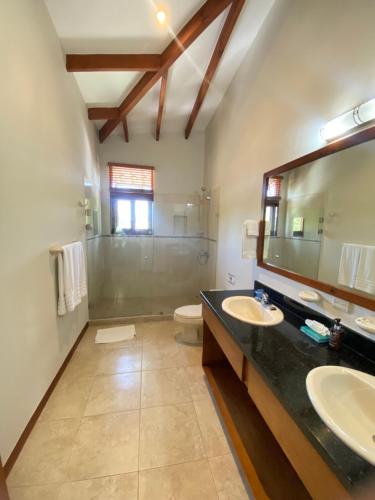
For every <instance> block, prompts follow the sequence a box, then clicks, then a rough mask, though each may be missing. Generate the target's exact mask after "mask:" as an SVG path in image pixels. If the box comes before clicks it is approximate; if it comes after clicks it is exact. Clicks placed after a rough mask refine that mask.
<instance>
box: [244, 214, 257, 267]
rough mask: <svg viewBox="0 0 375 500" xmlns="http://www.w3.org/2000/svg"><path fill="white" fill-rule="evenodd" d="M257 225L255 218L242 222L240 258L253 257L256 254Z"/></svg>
mask: <svg viewBox="0 0 375 500" xmlns="http://www.w3.org/2000/svg"><path fill="white" fill-rule="evenodd" d="M258 234H259V225H258V222H257V221H256V220H245V222H244V223H243V224H242V258H243V259H255V258H256V256H257V236H258Z"/></svg>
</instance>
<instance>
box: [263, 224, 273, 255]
mask: <svg viewBox="0 0 375 500" xmlns="http://www.w3.org/2000/svg"><path fill="white" fill-rule="evenodd" d="M270 238H271V223H270V221H269V220H266V222H265V225H264V243H263V260H265V259H268V254H269V250H270Z"/></svg>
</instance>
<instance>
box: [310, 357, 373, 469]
mask: <svg viewBox="0 0 375 500" xmlns="http://www.w3.org/2000/svg"><path fill="white" fill-rule="evenodd" d="M306 387H307V392H308V395H309V397H310V399H311V402H312V404H313V406H314V408H315V410H316V411H317V413H318V415H319V416H320V418H321V419H322V420H323V421H324V423H325V424H326V425H327V426H328V427H329V428H330V429H331V430H332V431H333V432H334V433H335V434H336V435H337V436H338V437H339V438H340V439H341V440H342V441H344V443H345V444H346V445H347V446H349V448H351V449H352V450H353V451H355V452H356V453H357V454H358V455H360V456H361V457H362V458H364V459H365V460H367V461H368V462H370V464H372V465H375V377H373V376H371V375H368V374H367V373H363V372H360V371H357V370H351V369H349V368H343V367H341V366H320V367H318V368H314V369H313V370H311V371H310V372H309V374H308V375H307V378H306Z"/></svg>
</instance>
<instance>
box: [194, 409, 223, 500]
mask: <svg viewBox="0 0 375 500" xmlns="http://www.w3.org/2000/svg"><path fill="white" fill-rule="evenodd" d="M193 407H194V413H195V417H196V419H197V423H198V429H199V434H200V436H201V440H202V446H203V450H204V453H205V459H206V460H207V463H208V468H209V471H210V475H211V478H212V481H213V485H214V487H215V491H216V496H217V498H219V492H218V489H217V486H216V483H215V478H214V475H213V472H212V470H211V466H210V458H209V456H208V454H207V450H206V447H205V445H204V439H203V432H202V429H201V426H200V423H199V418H198V413H197V409H196V407H195V404H194V402H193Z"/></svg>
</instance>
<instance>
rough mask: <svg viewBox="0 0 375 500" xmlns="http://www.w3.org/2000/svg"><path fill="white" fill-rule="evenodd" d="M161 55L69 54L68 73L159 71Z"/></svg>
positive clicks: (67, 61)
mask: <svg viewBox="0 0 375 500" xmlns="http://www.w3.org/2000/svg"><path fill="white" fill-rule="evenodd" d="M161 62H162V61H161V55H160V54H67V55H66V69H67V71H74V72H81V71H85V72H86V71H158V70H159V69H160V67H161Z"/></svg>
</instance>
